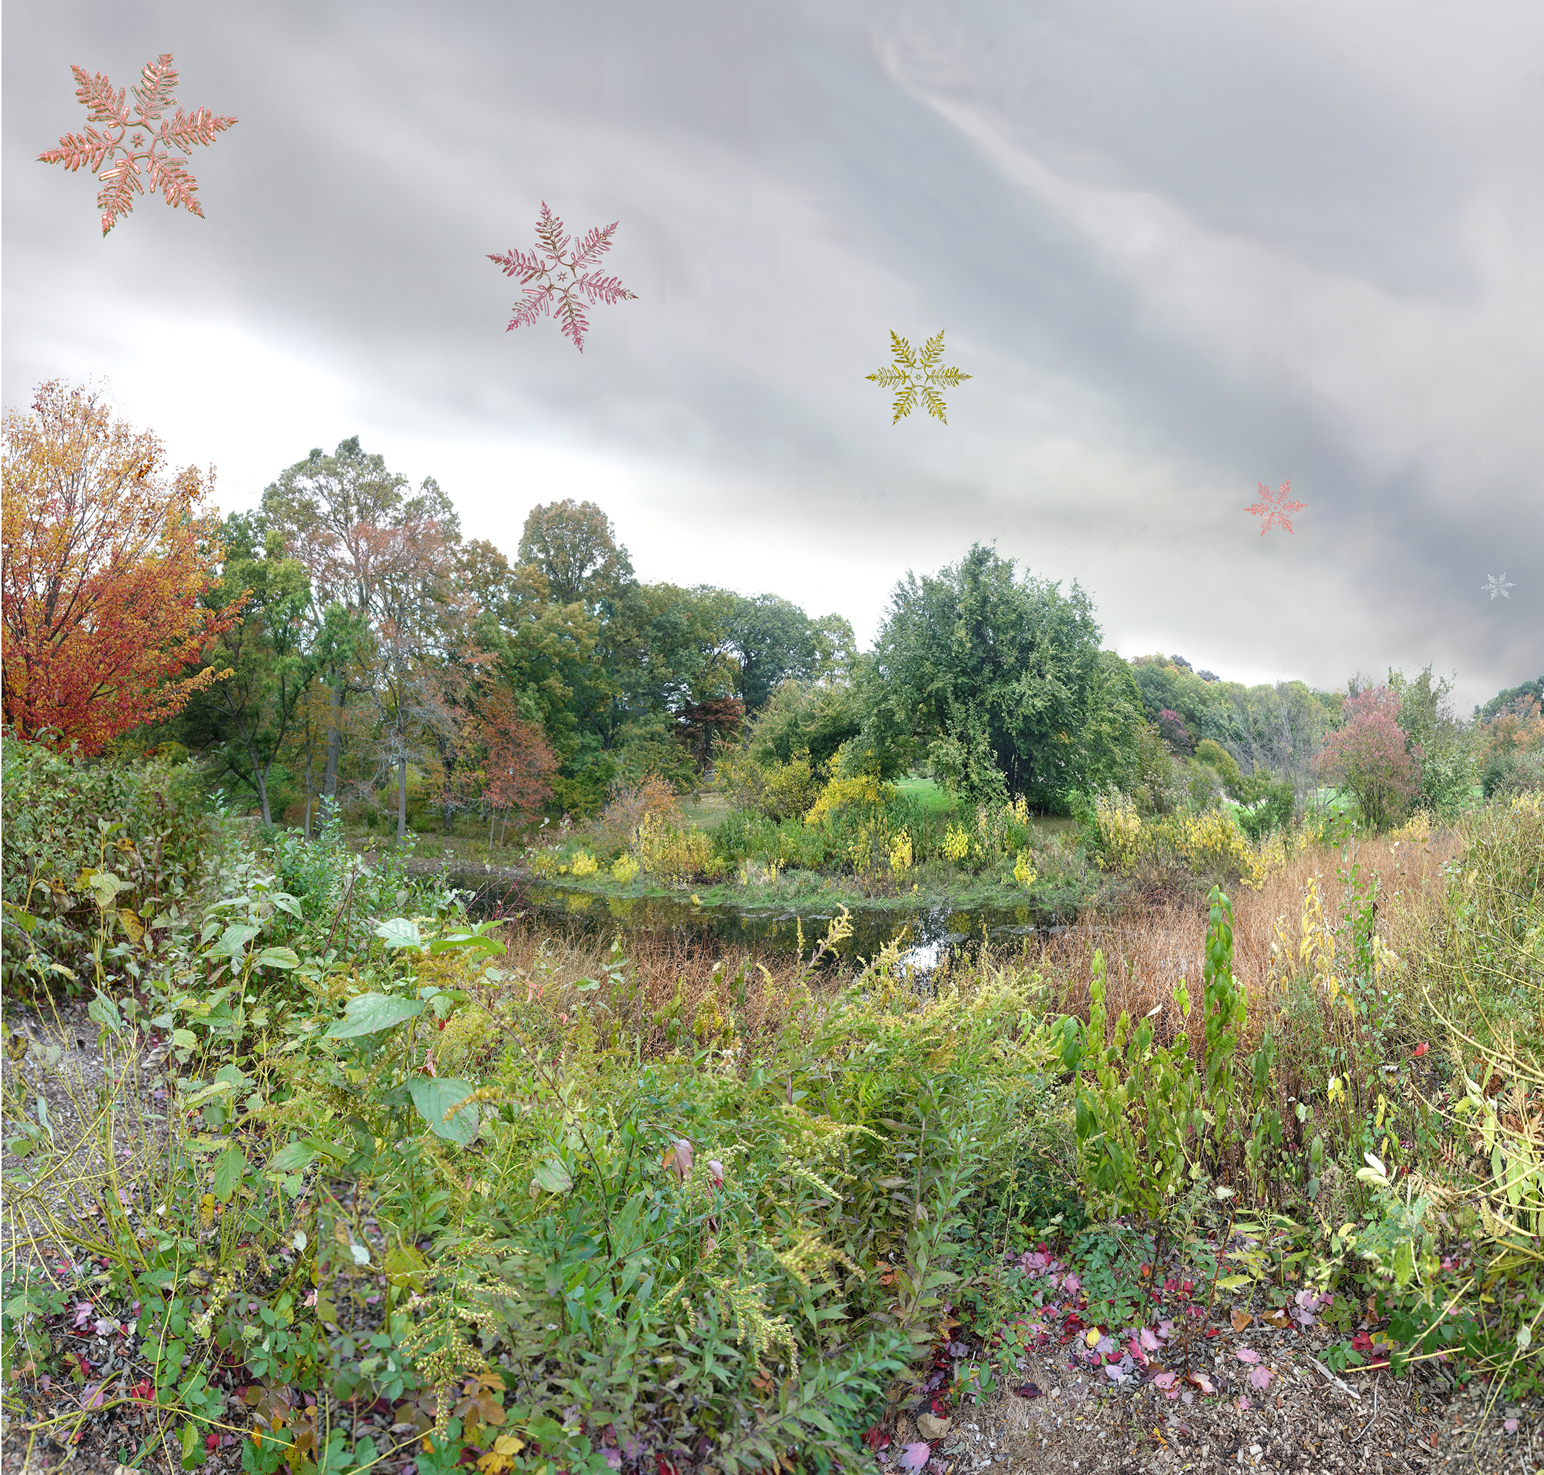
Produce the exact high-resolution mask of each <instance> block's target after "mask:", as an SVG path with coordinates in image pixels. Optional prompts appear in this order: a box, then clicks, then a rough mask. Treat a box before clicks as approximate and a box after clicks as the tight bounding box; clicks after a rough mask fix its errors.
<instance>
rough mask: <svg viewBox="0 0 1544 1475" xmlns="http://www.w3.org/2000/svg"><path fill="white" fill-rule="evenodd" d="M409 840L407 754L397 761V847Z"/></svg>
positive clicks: (399, 847)
mask: <svg viewBox="0 0 1544 1475" xmlns="http://www.w3.org/2000/svg"><path fill="white" fill-rule="evenodd" d="M406 839H407V754H406V753H403V754H402V755H401V756H400V757H399V758H398V759H397V847H398V849H401V847H402V842H403V841H404V840H406Z"/></svg>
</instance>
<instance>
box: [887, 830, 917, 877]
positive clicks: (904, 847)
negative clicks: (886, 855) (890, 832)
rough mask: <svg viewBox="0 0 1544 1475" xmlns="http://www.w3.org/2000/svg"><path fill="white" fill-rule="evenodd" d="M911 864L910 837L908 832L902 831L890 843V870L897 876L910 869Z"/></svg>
mask: <svg viewBox="0 0 1544 1475" xmlns="http://www.w3.org/2000/svg"><path fill="white" fill-rule="evenodd" d="M911 863H912V851H911V835H910V833H909V832H908V831H906V830H902V831H901V833H900V834H899V835H896V836H895V837H894V838H893V839H892V840H891V841H890V869H891V870H892V871H894V872H895V874H896V875H897V876H899V875H900V874H902V872H904V871H909V870H910V869H911Z"/></svg>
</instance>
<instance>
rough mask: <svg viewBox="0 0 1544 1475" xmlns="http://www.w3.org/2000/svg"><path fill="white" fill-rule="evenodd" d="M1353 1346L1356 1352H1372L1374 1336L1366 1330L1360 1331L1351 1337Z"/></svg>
mask: <svg viewBox="0 0 1544 1475" xmlns="http://www.w3.org/2000/svg"><path fill="white" fill-rule="evenodd" d="M1351 1347H1352V1350H1353V1351H1356V1352H1371V1351H1372V1338H1371V1337H1369V1336H1368V1335H1367V1333H1366V1332H1358V1333H1357V1334H1356V1335H1355V1336H1354V1337H1352V1338H1351Z"/></svg>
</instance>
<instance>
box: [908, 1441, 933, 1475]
mask: <svg viewBox="0 0 1544 1475" xmlns="http://www.w3.org/2000/svg"><path fill="white" fill-rule="evenodd" d="M931 1453H932V1449H931V1447H930V1446H928V1445H926V1444H924V1443H923V1442H922V1441H921V1440H920V1439H919V1440H918V1441H917V1442H916V1443H915V1444H908V1445H907V1446H906V1448H905V1450H904V1451H903V1452H902V1454H901V1469H903V1470H920V1469H921V1468H922V1467H923V1466H924V1465H925V1464H927V1457H928V1456H929V1455H930V1454H931Z"/></svg>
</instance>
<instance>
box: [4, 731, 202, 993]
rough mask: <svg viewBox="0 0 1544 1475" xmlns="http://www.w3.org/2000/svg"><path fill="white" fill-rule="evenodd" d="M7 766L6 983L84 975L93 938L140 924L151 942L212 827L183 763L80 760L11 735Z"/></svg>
mask: <svg viewBox="0 0 1544 1475" xmlns="http://www.w3.org/2000/svg"><path fill="white" fill-rule="evenodd" d="M4 767H5V790H4V801H3V818H4V829H5V846H4V857H3V862H0V866H3V878H4V880H3V888H4V902H5V919H4V927H3V937H4V943H3V964H0V968H3V981H4V988H5V990H6V991H7V992H11V991H13V990H17V989H27V990H31V989H35V988H38V987H51V986H63V987H64V988H65V989H66V990H67V991H70V992H74V991H75V990H76V989H78V988H81V987H86V986H88V985H89V983H90V981H91V977H92V973H91V964H90V960H91V957H92V953H93V949H94V948H98V949H99V948H100V947H103V946H105V947H107V948H109V949H111V948H114V947H126V946H128V945H130V944H137V943H138V942H139V941H140V939H141V937H142V936H144V935H145V934H146V932H147V929H148V937H149V942H148V951H150V952H151V953H154V951H155V948H156V945H157V939H158V938H159V937H161V936H162V934H163V933H164V931H165V929H166V926H167V925H168V924H167V922H166V921H165V920H164V917H165V915H166V914H168V913H169V912H172V911H175V908H176V906H177V903H178V900H179V899H180V898H182V897H184V896H185V895H186V894H187V892H188V890H189V888H190V887H191V886H192V885H193V884H194V881H195V878H196V877H197V876H198V874H199V871H200V868H201V866H202V865H203V863H204V861H205V859H206V857H207V855H208V853H209V850H210V848H211V841H212V838H213V830H212V829H211V827H210V825H209V824H208V823H207V822H206V820H205V818H204V816H203V813H202V804H201V801H200V798H199V792H198V784H197V777H196V775H195V774H194V772H193V770H192V767H191V765H189V764H167V763H162V762H154V761H152V762H149V763H145V764H140V765H131V764H125V763H121V762H112V761H108V760H92V761H86V760H83V759H79V758H74V757H71V756H70V755H68V754H57V753H54V752H52V751H50V750H49V749H47V748H44V747H41V746H39V745H38V744H35V743H25V742H19V741H17V740H15V739H13V738H9V737H8V738H6V739H5V740H4ZM158 919H163V920H159V921H158ZM104 929H105V933H104ZM136 951H137V949H136ZM136 966H137V965H136Z"/></svg>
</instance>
